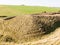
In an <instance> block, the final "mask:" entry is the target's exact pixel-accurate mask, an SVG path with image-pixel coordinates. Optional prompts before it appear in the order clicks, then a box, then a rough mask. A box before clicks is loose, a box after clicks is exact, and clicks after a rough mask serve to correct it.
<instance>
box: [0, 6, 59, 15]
mask: <svg viewBox="0 0 60 45" xmlns="http://www.w3.org/2000/svg"><path fill="white" fill-rule="evenodd" d="M59 10H60V8H53V7H41V6H0V15H1V16H16V15H24V14H35V13H41V12H44V11H46V12H57V11H59Z"/></svg>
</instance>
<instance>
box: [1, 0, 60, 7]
mask: <svg viewBox="0 0 60 45" xmlns="http://www.w3.org/2000/svg"><path fill="white" fill-rule="evenodd" d="M22 4H24V5H34V6H35V5H36V6H52V7H53V6H55V7H60V0H0V5H22Z"/></svg>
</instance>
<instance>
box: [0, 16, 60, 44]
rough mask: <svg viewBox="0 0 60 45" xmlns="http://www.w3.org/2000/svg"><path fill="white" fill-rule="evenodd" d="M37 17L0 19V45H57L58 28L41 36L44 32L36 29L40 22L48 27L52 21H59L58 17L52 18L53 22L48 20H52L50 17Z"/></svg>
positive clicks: (58, 42) (58, 40) (59, 41)
mask: <svg viewBox="0 0 60 45" xmlns="http://www.w3.org/2000/svg"><path fill="white" fill-rule="evenodd" d="M37 17H38V16H32V15H21V16H16V17H15V18H13V19H10V20H3V19H1V20H0V21H1V22H0V27H1V28H0V45H59V44H60V36H59V35H60V28H57V29H56V30H55V31H53V32H51V33H49V34H46V35H42V34H43V33H44V32H41V30H39V29H38V27H39V24H40V23H39V24H37V23H38V21H41V22H44V23H45V24H48V25H49V24H50V23H51V24H52V22H54V20H55V21H56V20H59V19H60V18H59V17H60V16H57V17H56V16H53V17H55V18H54V20H50V19H53V18H52V17H51V16H43V17H39V18H37ZM38 19H39V20H38ZM43 20H44V21H43ZM47 20H49V21H47ZM45 21H46V22H45ZM50 21H51V22H50ZM49 26H50V25H49ZM41 33H42V34H41Z"/></svg>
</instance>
